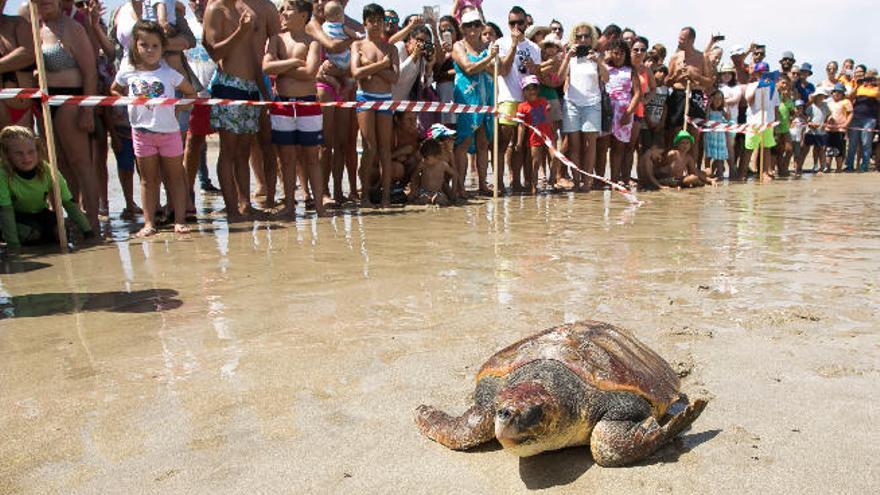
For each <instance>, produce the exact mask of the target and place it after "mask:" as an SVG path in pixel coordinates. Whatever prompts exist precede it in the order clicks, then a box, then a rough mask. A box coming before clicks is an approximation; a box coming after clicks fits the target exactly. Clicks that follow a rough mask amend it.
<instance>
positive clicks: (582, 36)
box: [574, 34, 593, 40]
mask: <svg viewBox="0 0 880 495" xmlns="http://www.w3.org/2000/svg"><path fill="white" fill-rule="evenodd" d="M574 39H576V40H591V39H593V35H592V34H576V35H575V36H574Z"/></svg>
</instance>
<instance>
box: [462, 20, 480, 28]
mask: <svg viewBox="0 0 880 495" xmlns="http://www.w3.org/2000/svg"><path fill="white" fill-rule="evenodd" d="M461 27H462V28H464V29H476V28H481V27H483V23H482V22H480V21H472V22H466V23H464V24H462V25H461Z"/></svg>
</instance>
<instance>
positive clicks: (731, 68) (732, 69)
mask: <svg viewBox="0 0 880 495" xmlns="http://www.w3.org/2000/svg"><path fill="white" fill-rule="evenodd" d="M718 72H720V73H721V74H724V73H725V72H733V73H736V66H735V65H733V64H732V63H730V62H727V63H725V64H721V69H720V70H719V71H718Z"/></svg>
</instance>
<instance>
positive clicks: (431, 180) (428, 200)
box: [409, 138, 458, 206]
mask: <svg viewBox="0 0 880 495" xmlns="http://www.w3.org/2000/svg"><path fill="white" fill-rule="evenodd" d="M419 153H421V155H422V157H423V158H422V163H420V164H419V167H418V168H417V169H416V171H415V172H414V173H413V180H412V190H411V191H410V198H409V200H410V203H412V204H417V205H437V206H449V204H450V200H449V197H448V196H447V194H446V192H444V191H448V190H449V179H452V180H453V181H457V180H458V172H456V171H455V169H453V168H452V167H451V166H450V165H449V163H448V162H446V161H445V160H444V158H445V153H444V152H443V147H442V146H441V144H440V142H439V141H438V140H436V139H432V138H428V139H426V140H424V141H422V144H421V146H420V147H419Z"/></svg>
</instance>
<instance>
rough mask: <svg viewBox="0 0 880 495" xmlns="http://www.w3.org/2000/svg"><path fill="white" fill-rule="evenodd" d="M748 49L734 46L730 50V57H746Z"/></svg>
mask: <svg viewBox="0 0 880 495" xmlns="http://www.w3.org/2000/svg"><path fill="white" fill-rule="evenodd" d="M745 53H746V49H745V48H743V47H742V45H734V46H733V47H731V48H730V56H731V57H738V56H740V55H745Z"/></svg>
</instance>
